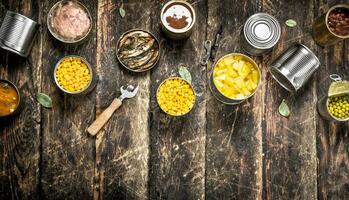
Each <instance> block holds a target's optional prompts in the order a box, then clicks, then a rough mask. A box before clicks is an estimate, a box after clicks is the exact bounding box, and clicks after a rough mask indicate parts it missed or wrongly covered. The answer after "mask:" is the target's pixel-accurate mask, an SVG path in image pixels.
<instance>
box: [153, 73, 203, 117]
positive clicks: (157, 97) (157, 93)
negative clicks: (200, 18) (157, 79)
mask: <svg viewBox="0 0 349 200" xmlns="http://www.w3.org/2000/svg"><path fill="white" fill-rule="evenodd" d="M170 80H181V81H184V82H185V83H187V84H188V85H189V87H190V89H191V90H192V91H193V93H194V95H193V96H194V102H193V104H192V106H191V107H190V109H189V110H188V111H187V112H186V113H182V114H179V115H174V114H171V113H169V112H167V111H166V110H165V109H163V108H162V107H161V105H160V102H159V91H160V88H161V86H162V85H164V84H165V83H166V82H167V81H170ZM156 101H157V103H158V105H159V107H160V109H161V110H162V111H163V112H164V113H166V114H168V115H170V116H172V117H181V116H185V115H187V114H188V113H190V111H191V110H192V109H193V108H194V106H195V102H196V93H195V90H194V87H193V85H192V84H191V83H189V82H188V81H186V80H185V79H183V78H181V77H169V78H167V79H165V80H164V81H163V82H162V83H161V84H160V85H159V87H158V89H157V90H156Z"/></svg>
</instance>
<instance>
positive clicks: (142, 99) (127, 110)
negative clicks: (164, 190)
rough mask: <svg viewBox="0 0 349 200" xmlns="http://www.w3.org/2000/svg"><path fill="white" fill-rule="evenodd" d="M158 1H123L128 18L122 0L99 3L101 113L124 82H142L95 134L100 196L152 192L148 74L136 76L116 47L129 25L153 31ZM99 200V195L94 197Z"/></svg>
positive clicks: (132, 196)
mask: <svg viewBox="0 0 349 200" xmlns="http://www.w3.org/2000/svg"><path fill="white" fill-rule="evenodd" d="M155 4H156V2H154V1H150V0H149V1H142V2H139V1H136V0H130V1H124V2H123V8H124V10H125V11H126V16H125V18H122V17H121V16H120V14H119V8H120V6H121V5H122V3H121V2H120V1H111V0H107V1H100V2H99V4H98V23H97V25H98V34H97V35H98V37H97V45H98V48H97V51H98V53H97V71H98V74H99V76H100V82H99V85H98V87H97V91H98V92H97V113H100V112H101V111H103V109H105V108H106V107H107V106H108V105H109V104H110V103H111V102H112V100H113V99H114V98H117V97H118V96H119V95H120V87H121V86H122V85H128V84H133V85H134V86H136V85H138V86H139V92H138V94H137V96H136V97H134V98H133V99H126V100H125V101H124V102H123V105H122V107H121V108H120V109H119V110H117V111H116V112H115V113H114V115H113V117H112V118H111V119H110V121H109V122H108V124H107V125H106V126H105V127H104V131H101V132H100V133H99V135H98V136H97V141H96V162H97V163H100V169H99V170H98V173H97V174H96V175H97V176H98V177H99V179H98V180H99V183H100V188H99V190H100V195H99V196H100V197H101V198H105V199H146V198H147V196H148V156H149V155H148V152H149V150H148V149H149V126H148V118H149V117H148V116H149V113H148V110H149V98H150V72H146V73H141V74H136V73H131V72H129V71H128V70H127V69H125V68H124V67H123V66H121V64H120V63H119V62H118V61H117V59H116V49H115V47H116V45H117V41H118V39H119V37H120V36H121V34H122V33H123V32H125V31H127V30H129V29H135V28H141V29H145V30H150V31H151V26H150V25H151V20H150V17H151V12H152V9H153V7H154V5H155ZM95 198H96V195H95Z"/></svg>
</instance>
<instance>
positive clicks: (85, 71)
mask: <svg viewBox="0 0 349 200" xmlns="http://www.w3.org/2000/svg"><path fill="white" fill-rule="evenodd" d="M90 73H91V72H90V70H89V68H88V67H87V64H86V63H85V62H84V61H83V60H82V59H81V58H77V57H69V58H64V59H63V60H62V61H61V62H60V63H59V64H58V67H57V71H56V80H57V82H58V84H59V85H60V86H61V87H62V88H63V89H64V90H66V91H68V92H80V91H82V90H84V89H85V88H86V87H87V86H88V85H89V83H90V81H91V74H90Z"/></svg>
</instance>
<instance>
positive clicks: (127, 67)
mask: <svg viewBox="0 0 349 200" xmlns="http://www.w3.org/2000/svg"><path fill="white" fill-rule="evenodd" d="M138 31H141V32H145V33H147V34H149V35H150V36H151V37H152V38H153V39H154V40H155V42H154V44H156V45H157V47H158V48H157V51H158V56H157V58H156V60H155V62H154V63H153V64H152V65H151V66H150V67H148V68H146V69H140V70H136V69H132V68H131V67H130V66H128V65H126V64H125V63H124V62H122V59H121V58H120V56H119V52H120V51H121V49H120V42H121V41H122V40H123V39H124V37H125V35H127V34H129V33H132V32H138ZM134 41H137V40H134ZM131 46H132V45H131ZM135 48H137V46H136V47H135ZM160 52H161V48H160V42H159V40H158V38H156V37H155V35H154V34H153V33H151V32H149V31H146V30H143V29H131V30H128V31H126V32H125V33H123V34H122V35H121V36H120V38H119V40H118V42H117V45H116V58H117V59H118V61H119V63H120V64H121V65H122V66H124V67H125V68H126V69H128V70H130V71H132V72H139V73H142V72H146V71H149V70H151V69H152V68H154V67H155V66H156V64H157V63H158V61H159V59H160ZM135 58H137V57H133V58H132V59H135Z"/></svg>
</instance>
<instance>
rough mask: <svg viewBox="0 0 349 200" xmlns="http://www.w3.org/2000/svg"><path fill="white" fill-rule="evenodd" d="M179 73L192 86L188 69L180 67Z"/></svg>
mask: <svg viewBox="0 0 349 200" xmlns="http://www.w3.org/2000/svg"><path fill="white" fill-rule="evenodd" d="M178 73H179V75H180V76H181V77H182V78H183V79H184V80H186V81H188V82H189V83H190V84H191V74H190V72H189V71H188V69H187V68H186V67H183V66H182V67H179V68H178Z"/></svg>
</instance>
